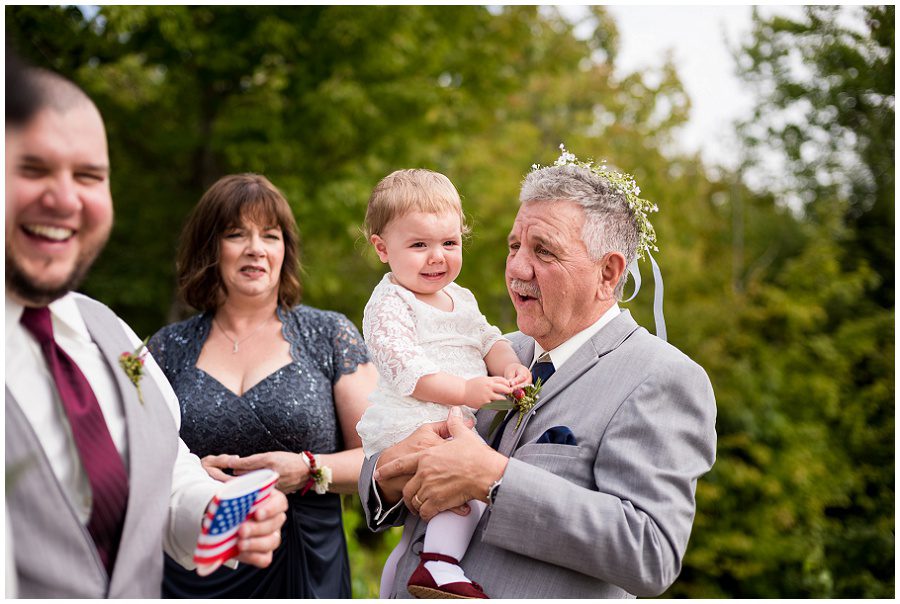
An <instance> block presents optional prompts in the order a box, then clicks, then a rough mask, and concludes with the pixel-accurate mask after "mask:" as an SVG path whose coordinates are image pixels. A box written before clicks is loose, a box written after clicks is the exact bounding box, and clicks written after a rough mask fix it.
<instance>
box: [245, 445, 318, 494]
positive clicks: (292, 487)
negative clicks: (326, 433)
mask: <svg viewBox="0 0 900 604" xmlns="http://www.w3.org/2000/svg"><path fill="white" fill-rule="evenodd" d="M302 455H303V453H289V452H288V451H269V452H268V453H257V454H256V455H250V456H248V457H237V456H236V455H233V456H232V457H234V459H233V460H232V461H231V465H230V467H231V468H233V469H234V474H235V476H240V475H241V474H246V473H247V472H251V471H253V470H259V469H262V468H268V469H270V470H275V471H276V472H278V476H279V478H278V484H276V485H275V486H276V488H277V489H278V490H279V491H281V492H283V493H293V492H294V491H297V490H299V489H301V488H303V486H304V485H305V484H306V482H307V481H308V480H309V466H308V465H306V463H305V462H304V461H303V458H302Z"/></svg>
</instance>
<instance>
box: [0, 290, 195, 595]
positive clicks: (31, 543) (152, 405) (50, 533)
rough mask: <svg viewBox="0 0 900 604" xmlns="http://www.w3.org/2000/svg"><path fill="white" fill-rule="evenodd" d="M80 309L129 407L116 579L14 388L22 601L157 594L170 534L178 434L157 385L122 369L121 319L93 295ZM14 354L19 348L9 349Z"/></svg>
mask: <svg viewBox="0 0 900 604" xmlns="http://www.w3.org/2000/svg"><path fill="white" fill-rule="evenodd" d="M78 308H79V310H80V311H81V316H82V318H83V319H84V322H85V324H86V325H87V328H88V332H90V334H91V338H92V339H93V340H94V342H95V343H96V344H97V346H98V347H99V348H100V351H101V352H102V353H103V356H104V357H105V358H106V362H107V364H108V365H109V367H110V372H111V374H112V375H113V376H114V377H115V380H116V383H117V385H118V390H119V394H120V395H121V397H122V406H123V408H124V412H125V425H126V436H127V439H128V459H126V460H125V465H126V468H127V469H128V474H129V480H128V482H129V485H128V509H127V512H126V516H125V525H124V528H123V530H122V541H121V544H120V546H119V552H118V555H117V557H116V563H115V567H114V568H113V572H112V577H110V576H108V575H107V572H106V569H105V568H104V567H103V564H102V562H101V561H100V557H99V556H98V554H97V550H96V548H95V547H94V542H93V540H92V539H91V536H90V534H89V533H88V531H87V528H86V527H85V526H84V525H83V524H82V523H81V522H80V521H79V520H78V517H77V516H76V514H75V510H74V509H73V507H72V505H71V503H70V502H69V499H68V497H67V496H66V495H65V493H63V491H62V488H61V486H60V484H59V483H58V482H57V480H56V477H55V476H54V474H53V470H52V468H51V467H50V463H49V462H48V460H47V457H46V455H45V453H44V450H43V448H42V447H41V444H40V441H39V440H38V438H37V435H36V434H35V432H34V429H33V428H32V426H31V424H30V423H29V422H28V419H27V418H26V417H25V415H24V414H23V413H22V406H24V405H27V404H28V401H17V400H15V399H14V398H13V396H12V394H11V393H10V391H9V388H7V389H6V477H7V478H6V479H7V484H6V505H7V510H8V513H9V517H10V520H11V522H10V524H11V526H12V535H13V552H14V556H15V561H16V575H17V580H18V590H19V593H18V595H19V597H25V598H107V597H108V598H158V597H159V596H160V585H161V582H162V566H163V546H162V539H163V533H164V531H166V530H167V529H168V508H169V505H168V504H169V496H170V493H171V490H172V468H173V467H174V465H175V457H176V454H177V452H178V434H177V432H176V430H175V423H174V421H173V420H172V414H171V412H170V411H169V408H168V406H167V405H166V401H165V399H164V398H163V396H162V393H161V392H160V390H159V388H158V387H157V385H156V384H155V382H154V381H153V380H152V379H150V378H148V377H147V376H146V375H145V376H144V379H142V380H141V383H140V384H141V394H142V395H143V398H144V403H143V404H141V403H140V401H139V400H138V397H137V390H136V389H135V386H134V384H132V383H131V380H129V379H128V377H127V376H126V375H125V372H124V371H123V370H122V369H121V367H120V366H119V362H118V358H119V355H121V354H122V353H123V352H125V351H132V350H133V349H134V347H133V346H132V344H131V341H130V340H129V338H128V336H127V334H126V333H125V331H124V330H123V329H122V325H121V323H120V321H119V318H118V317H117V316H116V315H115V314H114V313H113V312H112V311H111V310H110V309H109V308H107V307H106V306H104V305H103V304H100V303H99V302H96V301H94V300H90V299H85V298H79V299H78ZM6 354H15V351H10V350H7V351H6Z"/></svg>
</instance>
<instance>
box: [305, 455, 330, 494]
mask: <svg viewBox="0 0 900 604" xmlns="http://www.w3.org/2000/svg"><path fill="white" fill-rule="evenodd" d="M300 458H301V459H302V460H303V461H304V462H305V463H306V465H307V466H308V467H309V479H308V480H307V481H306V484H305V485H303V489H302V490H301V491H300V494H301V495H306V492H307V491H309V490H310V489H314V490H315V491H316V493H317V494H319V495H324V494H325V493H327V492H328V487H329V486H330V485H331V468H329V467H328V466H320V465H319V464H318V461H317V460H316V456H315V455H313V454H312V453H310V452H309V451H303V452H302V453H301V454H300Z"/></svg>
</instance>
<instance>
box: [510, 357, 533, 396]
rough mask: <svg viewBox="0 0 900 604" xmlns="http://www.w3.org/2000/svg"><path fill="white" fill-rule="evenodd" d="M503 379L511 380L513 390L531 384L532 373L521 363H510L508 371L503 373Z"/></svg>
mask: <svg viewBox="0 0 900 604" xmlns="http://www.w3.org/2000/svg"><path fill="white" fill-rule="evenodd" d="M503 377H505V378H506V379H507V380H509V387H510V389H511V390H513V389H515V388H521V387H523V386H525V385H526V384H530V383H531V372H530V371H528V367H526V366H525V365H522V364H521V363H510V364H509V365H507V366H506V370H505V371H504V372H503Z"/></svg>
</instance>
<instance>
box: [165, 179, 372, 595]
mask: <svg viewBox="0 0 900 604" xmlns="http://www.w3.org/2000/svg"><path fill="white" fill-rule="evenodd" d="M298 257H299V253H298V244H297V225H296V222H295V220H294V217H293V214H292V213H291V210H290V207H289V206H288V203H287V201H286V200H285V199H284V197H283V196H282V194H281V193H280V192H279V191H278V189H277V188H275V187H274V186H273V185H272V184H271V183H270V182H269V181H268V180H267V179H265V178H264V177H262V176H259V175H255V174H240V175H232V176H226V177H224V178H222V179H221V180H219V181H218V182H216V183H215V184H214V185H213V186H212V187H211V188H210V189H209V190H208V191H207V192H206V193H205V194H204V196H203V198H202V199H201V200H200V202H199V204H198V205H197V207H196V208H195V209H194V211H193V213H192V214H191V216H190V218H189V219H188V222H187V224H186V226H185V229H184V233H183V234H182V240H181V244H180V248H179V252H178V268H177V271H178V282H179V287H180V291H181V293H182V295H183V296H184V299H185V300H186V301H187V302H188V303H189V304H190V305H191V306H193V307H194V308H197V309H199V310H201V311H202V313H201V314H199V315H196V316H194V317H192V318H190V319H188V320H186V321H182V322H180V323H176V324H174V325H169V326H168V327H164V328H163V329H161V330H160V331H159V332H157V333H156V334H155V335H154V336H153V338H152V339H151V340H150V343H149V348H150V351H151V352H152V353H153V356H154V357H155V359H156V360H157V362H158V363H159V365H160V366H161V367H162V368H163V371H164V372H165V373H166V376H167V377H168V379H169V381H170V382H171V383H172V386H173V388H174V389H175V392H176V394H177V395H178V399H179V401H180V403H181V416H182V418H181V437H182V439H183V440H184V442H185V443H186V444H187V446H188V447H190V449H191V451H193V452H194V453H196V454H197V455H198V456H199V457H200V458H201V460H202V462H203V465H204V467H205V468H206V470H207V472H209V474H210V475H211V476H213V477H214V478H217V479H219V480H228V479H229V478H230V477H231V475H233V474H240V473H242V472H246V471H250V470H253V469H258V468H271V469H273V470H275V471H277V472H278V473H279V475H280V479H279V482H278V488H279V489H280V490H282V491H284V492H285V493H286V494H287V496H288V503H289V509H288V513H287V521H286V522H285V525H284V529H283V531H282V544H281V546H280V547H279V548H278V549H277V550H276V551H275V554H274V556H273V560H272V564H271V565H270V566H269V567H268V568H265V569H258V568H255V567H252V566H248V565H239V566H238V568H236V569H232V568H225V567H223V568H220V569H219V570H217V571H216V572H215V573H213V574H212V575H210V576H208V577H203V578H201V577H199V576H197V575H196V574H195V573H194V572H193V571H187V570H185V569H183V568H182V567H181V566H179V565H178V564H177V563H175V562H174V561H173V560H171V559H168V558H167V559H166V570H165V577H164V581H163V597H186V598H199V597H279V598H347V597H350V595H351V592H350V572H349V564H348V560H347V546H346V543H345V540H344V534H343V526H342V522H341V501H340V495H339V494H340V493H355V492H356V484H357V479H358V478H359V469H360V466H361V464H362V460H363V454H362V449H361V448H360V440H359V436H358V435H357V434H356V430H355V429H354V427H355V426H356V423H357V422H358V421H359V419H360V416H361V415H362V412H363V410H364V409H365V408H366V406H367V405H368V402H367V397H368V395H369V393H370V392H371V391H372V389H373V388H374V386H375V381H376V373H375V370H374V369H373V367H372V365H371V363H370V362H369V359H368V356H367V353H366V348H365V344H364V343H363V339H362V337H361V336H360V334H359V331H358V330H357V329H356V327H355V326H354V325H353V324H352V323H351V322H350V321H349V320H348V319H347V318H346V317H345V316H343V315H341V314H339V313H336V312H329V311H323V310H318V309H315V308H311V307H309V306H305V305H301V304H298V302H299V299H300V281H299V278H298V271H299V259H298ZM307 452H308V453H309V454H308V453H307ZM312 462H315V467H318V468H323V467H327V468H328V469H330V472H331V484H330V485H329V486H328V488H327V492H325V493H323V494H319V493H317V492H316V489H315V488H310V487H315V485H314V484H313V483H312V482H311V480H310V478H311V470H310V468H311V465H312ZM322 486H323V485H322V484H320V485H319V487H320V489H319V490H320V491H321V490H324V489H322V488H321V487H322ZM198 528H199V527H198Z"/></svg>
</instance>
